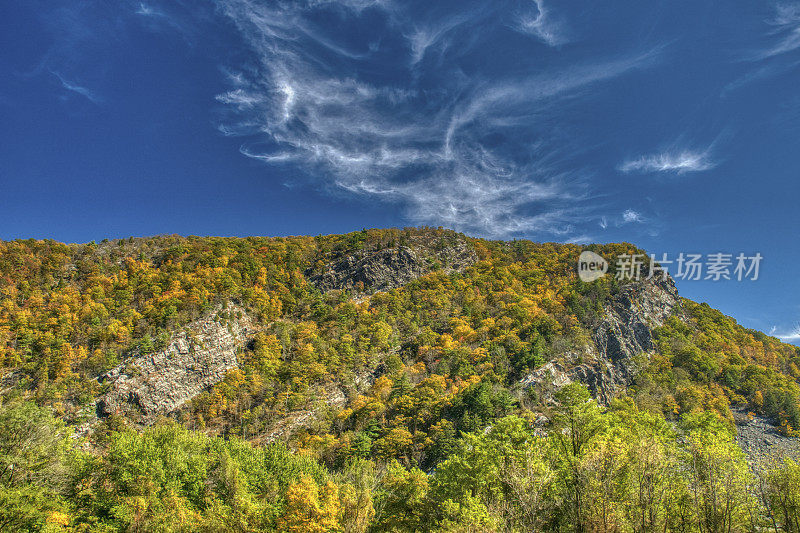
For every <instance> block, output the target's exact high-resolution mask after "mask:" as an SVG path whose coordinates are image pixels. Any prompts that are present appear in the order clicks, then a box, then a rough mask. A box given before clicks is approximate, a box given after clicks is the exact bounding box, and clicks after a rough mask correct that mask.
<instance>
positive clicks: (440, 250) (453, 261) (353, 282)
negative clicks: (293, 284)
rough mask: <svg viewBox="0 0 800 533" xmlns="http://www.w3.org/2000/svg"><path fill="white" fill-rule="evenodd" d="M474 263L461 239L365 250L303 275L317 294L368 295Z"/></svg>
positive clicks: (473, 253)
mask: <svg viewBox="0 0 800 533" xmlns="http://www.w3.org/2000/svg"><path fill="white" fill-rule="evenodd" d="M476 261H477V254H476V253H475V250H473V249H472V247H471V246H470V245H469V244H468V243H467V242H466V241H465V240H462V239H453V240H452V241H450V242H447V243H444V242H442V243H441V246H433V247H431V246H423V245H420V244H415V243H410V244H409V245H401V246H397V247H392V248H386V249H382V250H369V251H362V252H356V253H353V254H349V255H347V256H344V257H341V258H335V259H333V260H332V261H331V262H330V263H328V264H327V265H325V266H324V269H323V271H322V272H320V273H312V272H311V271H309V272H307V275H309V280H310V281H311V283H313V284H314V285H315V286H316V287H317V288H318V289H320V290H321V291H323V292H325V291H329V290H333V289H344V290H349V291H353V292H354V293H358V294H361V293H372V292H376V291H383V290H389V289H393V288H396V287H400V286H402V285H404V284H406V283H408V282H409V281H412V280H414V279H417V278H419V277H420V276H424V275H425V274H427V273H429V272H431V271H433V270H434V269H437V268H442V269H444V270H445V271H446V272H451V271H460V270H463V269H464V268H466V267H468V266H470V265H472V264H473V263H475V262H476Z"/></svg>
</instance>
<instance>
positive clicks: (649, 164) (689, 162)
mask: <svg viewBox="0 0 800 533" xmlns="http://www.w3.org/2000/svg"><path fill="white" fill-rule="evenodd" d="M716 165H717V163H716V162H715V161H713V160H712V159H711V154H710V150H704V151H693V150H682V151H678V152H662V153H657V154H649V155H643V156H640V157H637V158H635V159H628V160H626V161H624V162H623V163H622V164H621V165H619V167H618V168H619V170H620V171H622V172H626V173H628V172H642V173H648V172H675V173H677V174H684V173H686V172H700V171H703V170H709V169H712V168H714V167H715V166H716Z"/></svg>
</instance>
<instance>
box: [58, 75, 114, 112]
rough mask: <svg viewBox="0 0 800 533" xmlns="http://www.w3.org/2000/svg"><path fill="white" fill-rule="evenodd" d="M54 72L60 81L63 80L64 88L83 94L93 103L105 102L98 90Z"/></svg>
mask: <svg viewBox="0 0 800 533" xmlns="http://www.w3.org/2000/svg"><path fill="white" fill-rule="evenodd" d="M51 72H52V71H51ZM52 74H53V76H55V77H56V78H58V81H60V82H61V87H63V88H64V89H66V90H68V91H72V92H73V93H75V94H79V95H81V96H83V97H84V98H86V99H87V100H89V101H90V102H92V103H93V104H100V103H102V102H103V99H102V98H101V97H100V96H99V95H98V94H97V93H96V92H94V91H92V90H90V89H87V88H86V87H82V86H80V85H78V84H77V83H73V82H69V81H67V80H66V79H64V77H63V76H61V74H59V73H57V72H52Z"/></svg>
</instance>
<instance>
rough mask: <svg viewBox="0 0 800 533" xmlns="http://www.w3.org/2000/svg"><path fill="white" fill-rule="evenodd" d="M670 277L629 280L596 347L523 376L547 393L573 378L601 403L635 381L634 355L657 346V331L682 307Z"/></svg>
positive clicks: (609, 312)
mask: <svg viewBox="0 0 800 533" xmlns="http://www.w3.org/2000/svg"><path fill="white" fill-rule="evenodd" d="M678 302H679V297H678V291H677V289H676V288H675V284H674V283H673V281H672V279H671V278H667V279H666V280H662V279H661V278H660V276H659V277H657V278H653V279H651V280H642V281H638V282H633V283H630V284H628V285H626V286H624V287H623V288H622V289H620V292H619V294H617V295H616V296H615V297H614V298H613V299H612V301H611V302H610V303H609V304H608V305H607V306H606V309H605V318H604V319H603V320H602V322H601V323H600V325H599V326H598V327H597V328H596V329H595V330H594V332H593V333H592V340H593V344H594V345H593V346H592V345H589V346H585V347H584V349H583V351H582V352H576V353H570V354H568V355H567V357H565V358H563V361H560V362H559V361H551V362H549V363H547V364H546V365H544V366H542V367H541V368H538V369H537V370H536V371H535V372H533V373H531V374H530V375H528V376H527V377H525V378H524V379H523V380H522V384H523V386H528V387H529V386H534V387H537V388H539V389H542V390H543V391H544V392H545V395H547V394H548V392H550V391H553V390H557V389H558V388H560V387H563V386H564V385H566V384H567V383H571V382H572V381H580V382H582V383H584V384H585V385H586V386H587V387H589V390H590V391H591V392H592V394H593V395H594V396H595V398H597V400H598V401H600V402H602V403H608V402H609V401H610V400H611V399H612V398H614V397H615V396H617V395H618V394H619V393H620V392H622V391H624V390H625V388H626V387H627V386H628V385H629V384H630V382H631V378H632V377H633V376H632V374H633V370H634V368H633V364H634V358H635V357H636V356H638V355H640V354H642V353H646V352H650V351H652V350H653V348H654V346H653V334H652V330H653V329H654V328H657V327H659V326H661V325H663V324H664V321H665V320H666V319H667V317H669V316H670V315H671V314H672V313H673V311H674V310H675V308H676V307H677V306H678Z"/></svg>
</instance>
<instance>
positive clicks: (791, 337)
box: [769, 325, 800, 342]
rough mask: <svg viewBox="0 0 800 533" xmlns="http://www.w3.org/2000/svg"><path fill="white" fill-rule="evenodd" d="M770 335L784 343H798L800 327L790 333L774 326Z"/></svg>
mask: <svg viewBox="0 0 800 533" xmlns="http://www.w3.org/2000/svg"><path fill="white" fill-rule="evenodd" d="M769 334H770V335H772V336H774V337H777V338H779V339H780V340H782V341H784V342H797V341H800V325H797V326H795V327H794V329H792V330H789V331H786V330H783V331H780V330H779V329H778V327H777V326H772V329H771V330H770V332H769Z"/></svg>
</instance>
